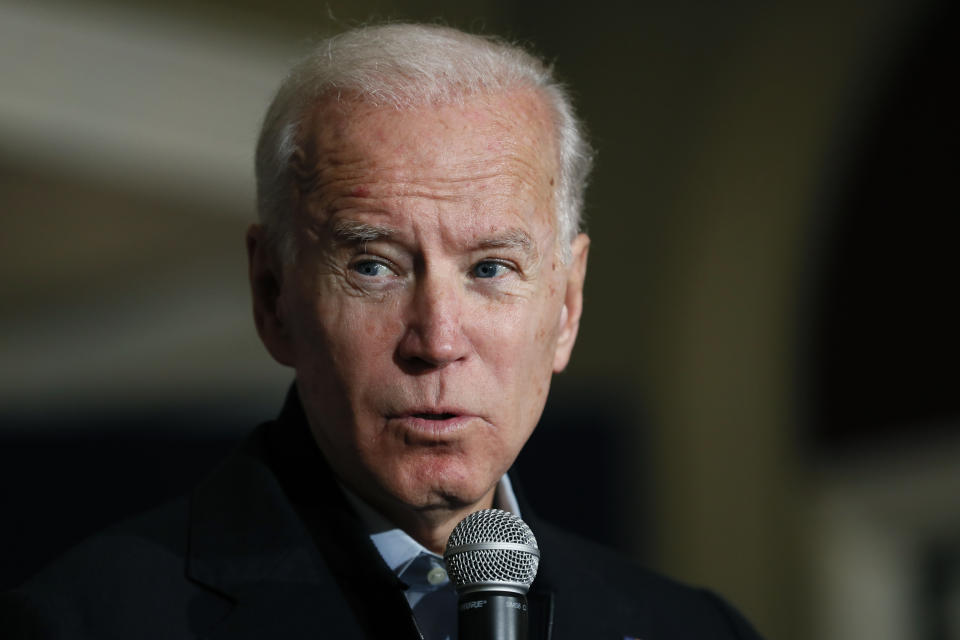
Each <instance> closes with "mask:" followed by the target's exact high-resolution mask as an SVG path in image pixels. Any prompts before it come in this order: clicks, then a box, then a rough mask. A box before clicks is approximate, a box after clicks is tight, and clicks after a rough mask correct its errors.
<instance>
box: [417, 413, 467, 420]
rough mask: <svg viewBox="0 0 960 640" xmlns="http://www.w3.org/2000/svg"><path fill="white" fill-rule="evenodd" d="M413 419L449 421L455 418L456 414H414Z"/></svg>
mask: <svg viewBox="0 0 960 640" xmlns="http://www.w3.org/2000/svg"><path fill="white" fill-rule="evenodd" d="M413 417H415V418H420V419H421V420H449V419H451V418H456V417H457V414H455V413H415V414H413Z"/></svg>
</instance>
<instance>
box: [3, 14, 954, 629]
mask: <svg viewBox="0 0 960 640" xmlns="http://www.w3.org/2000/svg"><path fill="white" fill-rule="evenodd" d="M953 4H954V3H948V2H939V3H938V2H936V1H934V0H922V1H918V0H912V1H910V0H870V1H868V0H846V1H839V2H830V3H826V2H824V3H817V2H809V1H808V0H783V1H780V2H773V3H770V2H759V1H741V2H695V1H693V0H679V1H678V0H670V1H667V0H654V1H650V2H636V3H622V4H618V3H614V2H599V3H596V2H594V3H585V4H578V5H573V4H571V5H569V6H567V5H565V4H564V3H557V2H546V1H545V0H530V1H527V2H523V3H516V4H515V3H513V2H508V1H507V0H461V2H459V3H445V2H441V1H440V0H396V1H395V2H388V1H385V0H353V1H351V2H349V3H347V2H339V1H337V0H330V1H329V2H327V3H304V2H298V1H297V0H271V2H266V1H265V0H231V1H230V2H227V1H226V0H206V1H205V2H192V1H188V0H165V1H164V2H162V3H161V2H158V1H155V0H133V1H131V0H126V1H124V2H120V1H119V0H115V1H110V0H100V1H76V0H75V1H73V2H69V3H66V2H63V3H58V2H52V1H46V0H34V1H32V2H13V1H11V0H0V212H2V220H3V225H2V228H0V301H2V309H3V313H2V314H0V498H2V501H3V505H4V507H3V513H4V521H3V525H2V527H0V529H2V530H0V543H2V544H0V548H2V549H3V551H2V552H0V554H2V555H0V588H5V587H9V586H11V585H13V584H17V583H19V582H20V581H21V580H23V579H24V578H26V577H27V576H29V575H30V574H32V573H33V572H34V571H36V570H37V569H38V568H39V567H40V566H42V565H43V564H44V563H45V562H46V561H48V560H49V559H50V558H51V557H53V556H55V555H57V554H58V553H60V552H61V551H62V550H63V549H65V548H66V547H67V546H69V545H71V544H73V543H74V542H76V541H77V539H79V538H80V537H82V536H84V535H87V534H89V533H91V532H92V531H94V530H96V529H98V528H100V527H102V526H103V525H105V524H107V523H108V522H110V521H112V520H115V519H116V518H118V517H121V516H124V515H128V514H131V513H135V512H136V511H139V510H141V509H143V508H145V507H148V506H150V505H151V504H153V503H156V502H158V501H161V500H164V499H167V498H170V497H173V496H175V495H177V494H179V493H181V492H183V491H185V490H187V489H188V488H189V487H190V486H191V485H192V484H193V483H194V482H195V481H196V479H197V478H198V477H200V476H201V475H202V474H203V473H204V471H205V470H206V469H208V468H209V467H210V466H212V464H213V463H214V462H215V461H216V460H217V459H218V458H219V457H221V456H222V455H224V453H225V452H226V451H228V450H229V448H230V447H231V446H232V445H233V443H235V442H236V441H237V440H239V439H240V438H242V437H243V435H244V434H245V433H246V432H248V431H249V430H250V429H251V428H252V427H253V426H254V425H255V424H256V423H258V422H260V421H263V420H266V419H269V418H271V417H272V416H273V415H275V413H276V412H277V410H278V409H279V406H280V403H281V401H282V397H283V394H284V392H285V389H286V387H287V385H288V384H289V382H290V380H291V374H290V372H289V371H287V370H284V369H282V368H281V367H279V366H278V365H276V364H274V363H273V362H272V361H271V360H270V358H269V357H268V356H267V354H266V352H265V351H264V349H263V348H262V346H261V345H260V344H259V342H258V340H257V338H256V335H255V332H254V329H253V324H252V322H251V313H250V309H249V308H250V303H249V296H248V293H247V285H246V277H245V269H246V265H245V260H246V258H245V252H244V247H243V234H244V231H245V228H246V226H247V225H248V224H249V222H250V221H252V219H253V217H254V213H253V177H252V173H253V170H252V149H253V145H254V140H255V137H256V132H257V128H258V126H259V119H260V117H261V116H262V113H263V111H264V110H265V108H266V105H267V103H268V101H269V99H270V97H271V93H272V91H273V90H274V88H275V87H276V85H277V83H278V82H279V79H280V78H281V76H282V74H283V72H284V70H285V69H286V68H287V67H288V66H289V64H290V63H291V62H292V61H293V60H294V59H296V58H297V57H298V55H300V54H302V53H303V52H305V51H306V50H307V49H308V48H309V46H310V43H311V42H312V41H314V40H315V39H316V38H317V37H318V36H319V35H323V34H327V33H331V32H335V31H338V30H342V29H344V28H346V27H349V26H351V25H355V24H358V23H360V22H364V21H369V20H384V19H412V20H431V21H433V20H442V21H443V22H445V23H447V24H451V25H454V26H459V27H462V28H466V29H468V30H472V31H476V32H484V33H497V34H501V35H505V36H508V37H510V38H512V39H516V40H519V41H521V42H525V43H527V44H529V45H530V46H531V47H532V48H533V49H534V50H536V51H538V52H539V53H541V54H542V55H544V56H546V57H547V58H549V59H551V60H553V61H554V62H555V65H556V68H557V71H558V73H559V75H560V77H561V78H563V79H564V80H566V81H567V82H568V83H569V85H570V86H571V87H572V88H573V92H574V94H575V96H576V100H577V104H578V106H579V109H580V111H581V114H582V116H583V117H584V119H585V120H586V122H587V123H588V126H589V128H590V132H591V135H592V139H593V141H594V144H595V146H596V147H597V148H598V150H599V155H598V159H597V167H596V173H595V177H594V179H593V183H592V187H591V190H590V192H589V194H588V206H587V216H588V221H589V231H590V234H591V236H592V239H593V245H592V251H591V256H590V269H589V274H588V280H587V293H586V315H585V317H584V320H583V325H582V328H581V336H580V339H579V342H578V345H577V348H576V350H575V352H574V358H573V363H572V365H571V367H570V368H569V370H568V371H567V372H565V373H564V374H562V375H561V376H560V377H558V379H557V380H556V383H555V387H554V391H553V397H552V400H551V404H550V405H549V408H548V411H547V414H546V415H545V417H544V421H543V424H542V426H541V428H540V429H538V431H537V433H536V434H535V436H534V442H532V443H531V445H530V447H529V448H528V449H527V450H526V451H525V452H524V454H523V456H522V458H521V460H520V461H519V462H518V467H519V473H520V474H521V478H522V479H523V481H524V482H523V484H524V486H525V487H527V489H528V492H529V493H530V494H531V495H532V497H533V499H534V504H536V505H538V506H540V508H541V509H542V510H543V512H544V515H547V516H548V517H552V518H554V519H557V520H560V521H563V522H566V523H567V524H568V525H569V526H571V527H573V528H575V529H577V530H579V531H581V532H582V533H583V534H584V535H587V536H591V537H594V538H597V539H599V540H601V541H603V542H606V543H608V544H611V545H614V546H617V547H619V548H620V549H622V550H624V551H625V552H626V553H628V554H630V555H632V556H633V557H635V558H637V559H639V560H641V561H643V562H644V563H646V564H648V565H650V566H652V567H654V568H656V569H658V570H661V571H664V572H666V573H668V574H670V575H672V576H675V577H677V578H679V579H681V580H684V581H688V582H694V583H698V584H703V585H706V586H708V587H710V588H712V589H715V590H717V591H719V592H721V593H722V594H724V595H725V596H726V597H727V598H729V599H730V600H731V601H732V602H733V603H734V604H735V605H736V606H738V607H739V608H740V609H742V610H743V611H744V612H745V614H746V615H747V616H748V617H749V618H750V619H751V620H752V621H753V622H754V624H755V625H756V626H757V628H758V629H759V630H760V631H761V633H763V634H764V635H765V636H767V637H769V638H778V639H784V640H793V639H795V640H799V639H800V638H808V637H817V638H826V639H835V640H851V639H860V638H863V639H869V640H886V639H890V640H895V639H897V640H907V639H910V640H934V639H957V638H960V393H957V391H958V388H957V387H958V382H957V381H958V374H960V371H958V369H960V340H958V337H957V327H958V326H960V314H958V312H957V310H956V309H955V307H956V306H957V305H955V304H952V302H953V299H954V298H956V297H957V289H958V288H957V285H956V281H957V277H956V276H957V271H958V270H957V261H958V251H957V248H958V247H957V245H958V240H957V238H958V236H957V235H956V234H955V233H954V232H953V231H954V230H953V226H954V225H953V221H954V219H955V217H956V215H955V214H956V184H957V182H956V175H955V174H956V170H957V168H958V165H957V157H958V150H960V148H958V124H957V115H956V114H957V113H960V111H958V105H957V100H956V97H954V96H953V95H952V92H951V91H950V90H949V87H950V86H952V85H955V84H956V76H957V73H956V61H957V60H958V59H960V56H958V55H957V45H956V39H957V36H958V22H957V10H956V9H955V8H954V6H953ZM557 469H573V470H575V471H576V472H577V473H563V474H561V475H563V476H564V477H563V478H558V477H557V475H558V474H557V473H556V470H557ZM593 492H599V495H600V496H602V497H600V498H595V497H593V495H592V493H593Z"/></svg>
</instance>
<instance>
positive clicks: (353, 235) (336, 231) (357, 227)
mask: <svg viewBox="0 0 960 640" xmlns="http://www.w3.org/2000/svg"><path fill="white" fill-rule="evenodd" d="M396 232H397V231H396V229H394V228H393V227H388V226H384V225H378V224H369V223H366V222H358V221H356V220H338V221H337V222H335V223H334V224H333V237H334V240H335V242H337V243H338V244H341V243H342V244H353V243H358V242H361V243H366V242H375V241H377V240H383V239H384V238H390V237H392V236H394V235H395V234H396ZM476 246H477V248H479V249H519V250H521V251H523V252H524V253H527V254H529V255H531V256H533V255H536V254H537V253H538V251H537V249H536V245H535V244H534V242H533V239H532V238H531V237H530V234H529V233H527V232H526V231H524V230H523V229H519V228H516V227H515V228H512V229H507V230H506V231H504V232H503V233H499V234H497V235H495V236H491V237H489V238H483V239H482V240H480V242H478V243H477V245H476Z"/></svg>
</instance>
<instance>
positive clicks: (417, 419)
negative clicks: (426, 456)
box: [387, 407, 477, 439]
mask: <svg viewBox="0 0 960 640" xmlns="http://www.w3.org/2000/svg"><path fill="white" fill-rule="evenodd" d="M476 419H477V416H475V415H472V414H470V413H468V412H466V411H464V410H463V409H460V408H457V407H423V408H416V409H410V410H407V411H404V412H402V413H398V414H394V415H391V416H388V417H387V421H388V423H391V424H393V425H395V426H398V427H401V428H403V429H406V430H408V431H412V432H415V433H420V434H424V435H428V436H431V437H432V438H434V439H436V438H442V437H444V436H451V435H453V434H456V433H458V432H460V431H463V430H464V429H466V428H467V427H468V426H469V425H470V423H471V422H473V421H474V420H476Z"/></svg>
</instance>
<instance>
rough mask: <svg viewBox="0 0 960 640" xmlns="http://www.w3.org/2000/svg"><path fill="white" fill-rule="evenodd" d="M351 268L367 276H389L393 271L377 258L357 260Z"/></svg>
mask: <svg viewBox="0 0 960 640" xmlns="http://www.w3.org/2000/svg"><path fill="white" fill-rule="evenodd" d="M351 268H352V269H353V270H354V271H356V272H357V273H359V274H360V275H362V276H366V277H368V278H376V277H378V276H389V275H391V274H392V273H393V270H392V269H390V267H388V266H387V265H385V264H383V263H382V262H378V261H377V260H364V261H363V262H357V263H356V264H354V265H352V267H351Z"/></svg>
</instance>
